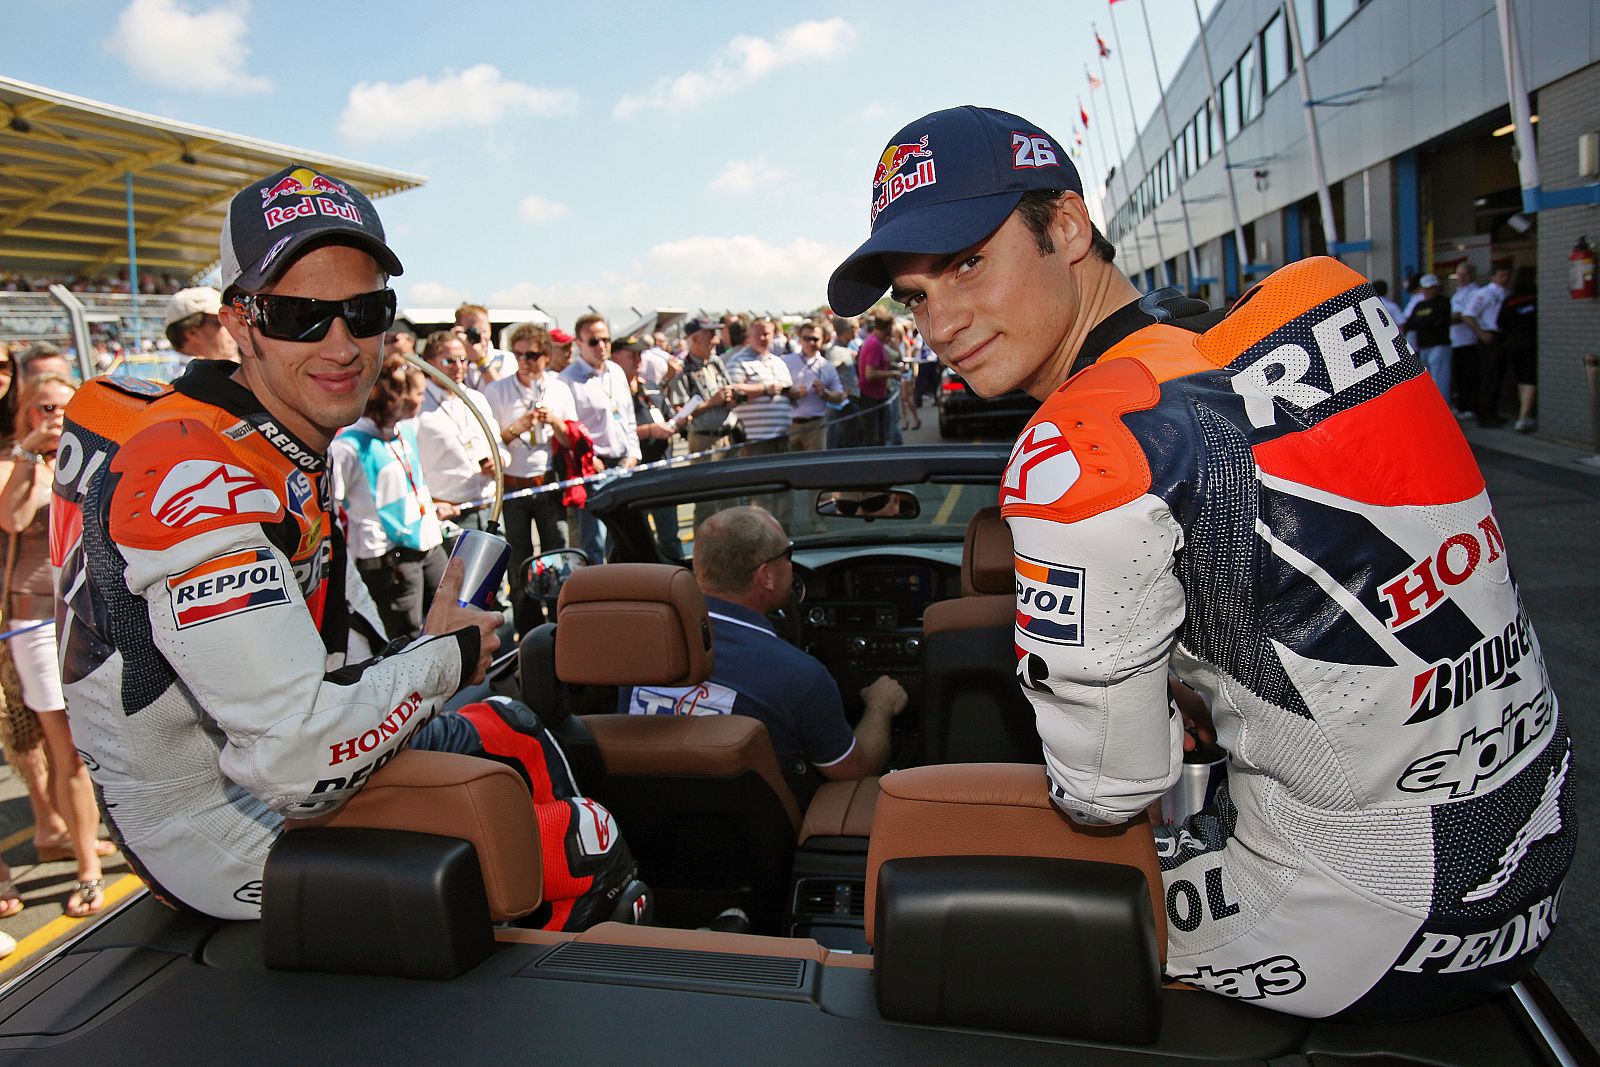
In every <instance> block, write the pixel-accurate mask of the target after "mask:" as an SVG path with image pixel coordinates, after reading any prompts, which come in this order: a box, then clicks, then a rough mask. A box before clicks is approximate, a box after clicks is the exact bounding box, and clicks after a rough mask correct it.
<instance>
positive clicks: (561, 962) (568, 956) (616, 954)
mask: <svg viewBox="0 0 1600 1067" xmlns="http://www.w3.org/2000/svg"><path fill="white" fill-rule="evenodd" d="M816 970H817V965H816V964H815V963H814V962H813V961H811V960H803V959H789V958H786V957H782V956H743V955H735V954H733V953H728V952H697V951H689V950H685V949H674V948H654V947H649V946H642V945H638V946H636V945H595V944H584V943H580V942H576V941H569V942H567V943H566V944H562V945H557V946H556V947H555V948H554V949H553V950H551V951H550V952H548V953H546V954H545V955H544V956H543V957H541V958H540V959H538V960H537V961H535V962H534V963H531V964H529V965H528V966H526V967H524V968H522V969H521V970H520V971H518V972H517V975H518V977H522V978H544V977H560V978H575V979H578V980H579V981H590V982H607V983H616V984H620V985H644V986H658V987H661V988H665V989H687V990H693V991H697V992H706V993H734V994H738V995H741V996H757V997H775V998H778V999H781V1000H815V999H816V988H815V987H816V973H815V972H816ZM541 972H544V973H541Z"/></svg>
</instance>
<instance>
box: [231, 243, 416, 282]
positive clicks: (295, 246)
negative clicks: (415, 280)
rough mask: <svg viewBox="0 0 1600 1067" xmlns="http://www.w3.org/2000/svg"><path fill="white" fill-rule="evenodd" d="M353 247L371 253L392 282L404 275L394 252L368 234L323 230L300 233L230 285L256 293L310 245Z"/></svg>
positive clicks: (276, 248)
mask: <svg viewBox="0 0 1600 1067" xmlns="http://www.w3.org/2000/svg"><path fill="white" fill-rule="evenodd" d="M313 243H316V244H329V245H350V246H352V247H354V248H359V249H361V250H362V251H363V252H367V253H369V254H370V255H371V256H372V258H373V259H375V260H377V261H378V266H379V267H380V268H381V269H382V270H383V272H384V273H385V274H387V275H388V276H389V277H391V278H393V277H396V276H398V275H401V274H404V273H405V268H403V267H402V266H401V265H400V257H399V256H397V255H395V254H394V250H393V249H391V248H390V247H389V246H388V245H386V244H384V243H383V242H382V241H380V240H378V239H377V238H376V237H374V236H372V235H371V234H370V233H367V232H366V231H365V230H356V229H349V230H344V229H324V230H312V231H309V232H306V233H297V234H295V235H294V236H293V237H291V238H289V240H288V243H286V244H284V245H283V246H282V247H281V248H279V247H274V248H273V249H272V250H270V251H269V252H268V253H267V256H266V257H263V258H266V259H268V262H267V263H265V264H261V263H257V264H255V265H253V266H252V267H251V268H250V269H249V270H247V271H245V272H244V273H243V274H241V275H239V277H237V278H235V279H234V280H233V281H232V282H230V283H229V285H230V286H234V285H236V286H238V287H239V288H240V289H243V290H244V291H245V292H247V293H248V292H254V291H256V290H257V289H260V288H261V287H262V286H263V285H268V284H271V283H272V282H273V281H276V280H277V278H278V276H279V275H280V274H282V273H283V272H284V271H285V270H287V269H288V267H289V264H291V263H293V262H294V261H295V257H296V256H298V255H299V253H300V251H301V250H302V249H304V248H305V247H306V245H308V244H313ZM268 257H270V258H268Z"/></svg>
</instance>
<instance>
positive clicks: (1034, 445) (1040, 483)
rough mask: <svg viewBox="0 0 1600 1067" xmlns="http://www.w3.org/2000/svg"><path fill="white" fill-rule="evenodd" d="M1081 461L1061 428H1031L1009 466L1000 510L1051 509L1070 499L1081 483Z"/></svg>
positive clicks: (1043, 425)
mask: <svg viewBox="0 0 1600 1067" xmlns="http://www.w3.org/2000/svg"><path fill="white" fill-rule="evenodd" d="M1079 472H1080V468H1079V466H1078V458H1077V457H1076V456H1074V455H1073V454H1072V446H1071V445H1070V444H1068V443H1067V438H1066V435H1064V434H1063V433H1062V432H1061V427H1059V426H1057V425H1056V424H1055V423H1053V422H1036V423H1034V424H1033V425H1032V426H1029V427H1028V428H1027V429H1026V430H1025V431H1023V434H1022V436H1021V437H1019V438H1017V444H1016V447H1014V448H1013V449H1012V450H1011V459H1010V460H1009V461H1008V462H1007V463H1006V476H1005V479H1004V481H1002V482H1001V483H1000V506H1001V507H1002V508H1003V507H1005V506H1006V505H1008V504H1039V505H1050V504H1054V503H1055V502H1056V501H1058V500H1060V499H1061V498H1062V497H1064V496H1066V495H1067V490H1069V489H1071V488H1072V487H1073V485H1074V484H1075V483H1076V482H1077V480H1078V474H1079Z"/></svg>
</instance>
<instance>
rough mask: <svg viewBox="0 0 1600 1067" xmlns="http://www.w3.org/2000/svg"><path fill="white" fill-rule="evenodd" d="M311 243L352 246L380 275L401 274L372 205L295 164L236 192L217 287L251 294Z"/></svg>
mask: <svg viewBox="0 0 1600 1067" xmlns="http://www.w3.org/2000/svg"><path fill="white" fill-rule="evenodd" d="M312 241H318V242H323V243H326V242H329V241H332V242H334V243H337V244H348V245H354V246H355V247H357V248H360V249H362V250H363V251H365V252H369V253H371V255H372V258H373V259H376V260H377V261H378V266H379V267H381V268H382V269H383V272H384V273H385V274H388V275H389V276H391V277H393V276H394V275H397V274H401V273H403V270H402V268H401V266H400V258H399V257H398V256H396V255H395V254H394V251H393V250H392V249H390V247H389V246H388V244H387V243H386V242H385V240H384V236H383V223H382V222H380V221H379V220H378V212H377V211H376V210H375V209H374V208H373V206H372V201H371V200H368V199H367V198H366V196H365V195H364V194H363V193H362V192H361V190H360V189H357V188H356V187H355V186H354V185H351V184H350V183H349V182H345V181H341V180H340V179H338V178H335V177H332V176H330V175H328V174H324V173H322V172H321V171H318V170H316V169H314V168H312V167H307V166H305V165H303V164H300V163H296V164H294V165H293V166H289V167H285V168H283V169H282V170H280V171H279V172H278V173H276V174H273V175H271V176H270V177H266V178H262V179H261V180H260V181H258V182H252V183H251V184H250V185H248V186H246V187H245V188H243V189H241V190H240V191H239V192H238V193H236V194H235V195H234V197H233V199H232V200H231V201H230V202H229V203H228V217H227V218H226V219H225V220H224V221H223V223H222V288H223V290H224V291H227V289H229V288H230V287H232V286H238V287H239V288H240V289H243V290H244V291H245V292H248V293H253V292H255V291H256V290H258V289H260V288H261V287H262V286H264V285H267V284H269V283H270V282H272V281H273V279H275V278H277V277H278V275H280V274H282V273H283V271H284V269H285V268H286V267H288V265H289V264H290V263H293V262H294V259H295V253H296V252H297V251H298V250H299V249H302V248H304V247H305V246H306V245H307V244H309V243H310V242H312Z"/></svg>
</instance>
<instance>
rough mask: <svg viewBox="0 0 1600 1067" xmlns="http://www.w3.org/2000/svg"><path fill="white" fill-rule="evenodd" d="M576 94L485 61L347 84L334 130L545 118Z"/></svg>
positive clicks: (375, 137) (564, 110)
mask: <svg viewBox="0 0 1600 1067" xmlns="http://www.w3.org/2000/svg"><path fill="white" fill-rule="evenodd" d="M577 106H578V94H577V93H575V92H573V91H572V90H570V89H546V88H543V87H541V86H537V85H524V84H523V83H522V82H517V81H510V80H508V79H507V78H506V77H505V76H504V75H502V74H501V73H500V70H499V68H497V67H494V66H492V65H490V64H488V63H479V64H478V65H477V66H474V67H468V68H467V69H466V70H463V71H461V72H460V73H459V74H458V73H456V72H455V71H453V70H448V69H447V70H445V71H444V72H443V73H442V74H440V75H439V76H438V77H437V78H430V77H427V76H426V75H418V76H417V77H415V78H412V79H411V80H409V81H403V82H361V83H359V84H358V85H356V86H355V87H354V88H352V89H351V90H350V97H349V99H348V100H347V101H346V103H345V108H344V114H342V115H340V116H339V133H340V135H341V136H343V137H344V138H345V139H346V140H349V141H356V142H373V141H382V140H387V139H391V138H405V137H414V136H416V135H417V134H421V133H430V132H432V131H435V130H444V129H450V128H451V127H456V126H488V125H491V124H493V123H495V122H498V121H500V119H501V118H503V117H505V116H507V115H533V116H538V117H542V118H547V117H550V116H553V115H568V114H571V113H572V112H573V111H575V110H576V109H577Z"/></svg>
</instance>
